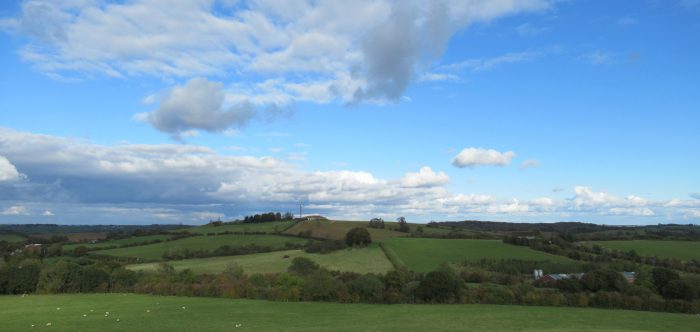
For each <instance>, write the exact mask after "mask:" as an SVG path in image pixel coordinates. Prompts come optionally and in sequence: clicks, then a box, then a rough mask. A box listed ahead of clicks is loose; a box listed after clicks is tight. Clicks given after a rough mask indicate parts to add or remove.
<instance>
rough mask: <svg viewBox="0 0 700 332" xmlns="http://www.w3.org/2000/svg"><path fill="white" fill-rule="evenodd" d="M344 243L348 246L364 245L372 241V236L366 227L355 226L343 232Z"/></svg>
mask: <svg viewBox="0 0 700 332" xmlns="http://www.w3.org/2000/svg"><path fill="white" fill-rule="evenodd" d="M345 243H346V244H347V245H349V246H355V245H358V246H366V245H368V244H370V243H372V237H371V236H370V235H369V231H368V230H367V229H366V228H364V227H355V228H353V229H351V230H349V231H348V232H347V234H345Z"/></svg>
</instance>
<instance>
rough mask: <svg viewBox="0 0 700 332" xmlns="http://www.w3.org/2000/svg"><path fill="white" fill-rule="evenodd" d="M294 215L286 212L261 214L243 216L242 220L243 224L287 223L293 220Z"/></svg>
mask: <svg viewBox="0 0 700 332" xmlns="http://www.w3.org/2000/svg"><path fill="white" fill-rule="evenodd" d="M293 219H294V215H293V214H291V213H289V212H287V213H285V214H282V213H280V212H268V213H262V214H254V215H252V216H245V217H244V218H243V222H244V223H261V222H273V221H288V220H293Z"/></svg>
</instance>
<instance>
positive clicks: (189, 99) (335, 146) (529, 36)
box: [0, 0, 700, 224]
mask: <svg viewBox="0 0 700 332" xmlns="http://www.w3.org/2000/svg"><path fill="white" fill-rule="evenodd" d="M699 36H700V2H698V1H693V0H678V1H615V2H600V1H584V0H571V1H553V0H552V1H549V0H528V1H509V0H493V1H486V0H485V1H436V2H431V3H430V4H425V3H422V2H411V1H400V2H394V1H389V0H386V1H357V2H352V3H343V2H339V1H328V2H324V1H320V2H307V1H301V0H300V1H296V2H290V1H286V2H278V1H262V0H261V1H250V2H246V1H210V0H201V1H182V2H179V1H162V0H143V1H118V2H110V1H100V0H95V1H91V0H64V1H17V2H12V1H6V2H3V3H2V4H0V47H2V52H0V66H1V68H2V71H0V222H2V223H12V222H18V223H21V222H52V223H154V222H157V223H166V222H167V223H170V222H182V223H192V224H195V223H202V222H206V221H208V220H209V219H213V218H218V217H222V218H224V219H229V218H237V217H240V216H242V215H245V214H248V213H255V212H261V211H268V210H281V211H287V210H294V206H295V202H296V201H298V200H303V201H305V202H307V203H306V204H307V211H308V212H309V213H320V214H324V215H327V216H331V217H336V218H343V219H368V218H371V217H374V216H381V217H384V218H385V219H393V218H395V217H397V216H401V215H403V216H406V217H407V218H408V219H409V220H412V221H419V222H425V221H429V220H448V219H449V220H460V219H480V220H505V221H531V222H534V221H544V222H553V221H570V220H575V221H587V222H596V223H610V224H655V223H668V222H677V223H698V221H700V175H699V174H700V173H699V172H698V171H697V170H698V169H700V153H699V152H700V150H699V149H698V142H700V130H698V126H699V125H700V98H698V93H697V91H698V87H699V86H700V79H699V78H698V77H700V65H699V64H698V62H697V59H698V58H700V37H699Z"/></svg>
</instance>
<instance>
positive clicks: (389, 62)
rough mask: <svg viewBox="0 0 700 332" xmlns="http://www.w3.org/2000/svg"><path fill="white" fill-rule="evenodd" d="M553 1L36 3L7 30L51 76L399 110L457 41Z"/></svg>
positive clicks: (260, 99)
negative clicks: (175, 84) (151, 80)
mask: <svg viewBox="0 0 700 332" xmlns="http://www.w3.org/2000/svg"><path fill="white" fill-rule="evenodd" d="M554 2H555V1H554V0H523V1H514V0H491V1H462V0H442V1H429V2H425V1H399V0H379V1H375V0H358V1H305V0H301V1H293V2H270V1H264V0H258V1H253V0H251V1H243V2H240V3H237V4H236V5H234V6H230V5H227V3H228V1H216V0H201V1H164V0H135V1H126V2H110V3H105V2H103V1H49V0H32V1H25V2H23V4H22V6H21V13H19V14H18V15H17V16H16V17H7V18H4V19H3V20H2V22H3V24H2V27H4V28H5V29H6V30H11V31H13V32H15V33H17V34H21V35H24V36H27V37H29V38H28V40H29V41H28V42H27V43H26V44H25V45H24V46H22V47H21V48H20V50H19V51H18V54H20V56H21V57H22V58H23V60H25V61H27V62H29V63H32V64H33V65H34V66H35V68H36V69H37V70H39V71H41V72H43V73H46V74H47V75H49V76H51V77H56V78H62V79H66V78H84V77H86V76H87V77H89V76H94V75H95V74H102V75H105V76H109V77H126V76H133V75H149V76H155V77H159V78H160V77H164V78H169V79H170V78H176V79H178V78H191V77H196V76H214V75H216V76H219V77H223V78H226V79H229V80H231V82H230V83H235V91H232V92H230V93H229V94H228V96H227V98H231V99H237V98H242V99H245V100H247V101H249V102H251V103H252V104H254V105H257V104H258V103H268V104H276V105H281V104H284V103H289V102H294V101H297V100H304V101H314V102H321V103H324V102H330V101H333V100H340V101H342V102H344V103H354V102H362V101H385V100H394V101H396V100H400V97H401V96H402V94H403V93H404V91H405V90H406V87H407V86H408V85H409V84H410V83H411V82H412V81H414V80H415V78H417V77H421V74H422V73H423V72H425V71H426V68H427V67H429V65H430V64H431V63H432V62H434V61H435V60H436V59H438V58H439V57H440V56H441V55H442V53H443V51H444V49H445V47H446V45H447V43H448V41H449V39H450V38H451V37H452V36H453V35H454V34H455V33H456V32H457V31H460V30H463V29H465V28H467V27H469V26H470V25H472V24H475V23H481V22H490V21H492V20H495V19H498V18H501V17H505V16H509V15H515V14H519V13H524V12H541V11H545V10H548V9H550V8H551V7H552V6H553V3H554ZM227 83H229V82H227ZM163 126H164V127H166V128H171V127H170V126H168V125H165V124H163ZM210 126H211V124H206V125H205V127H210ZM217 129H218V128H217ZM171 130H172V129H171Z"/></svg>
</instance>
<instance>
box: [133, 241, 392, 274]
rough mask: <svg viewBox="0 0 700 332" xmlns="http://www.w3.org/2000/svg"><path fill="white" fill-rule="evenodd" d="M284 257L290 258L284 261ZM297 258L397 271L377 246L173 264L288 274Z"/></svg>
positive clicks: (341, 267)
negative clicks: (238, 267)
mask: <svg viewBox="0 0 700 332" xmlns="http://www.w3.org/2000/svg"><path fill="white" fill-rule="evenodd" d="M284 256H288V257H287V258H284ZM294 257H306V258H309V259H311V260H313V261H314V262H316V263H318V264H319V265H321V266H322V267H324V268H326V269H328V270H332V271H351V272H357V273H385V272H387V271H389V270H391V269H392V268H393V266H392V265H391V262H389V260H388V259H387V258H386V256H385V255H384V253H383V252H382V250H381V248H379V247H378V246H377V245H373V246H369V247H367V248H362V249H347V250H339V251H335V252H332V253H329V254H323V255H322V254H307V253H305V252H304V251H302V250H285V251H275V252H268V253H260V254H251V255H241V256H226V257H210V258H199V259H185V260H181V261H171V262H168V264H170V265H172V266H173V267H174V268H175V269H176V270H183V269H191V270H192V271H194V272H199V273H217V272H221V271H223V270H225V269H226V268H227V267H229V266H231V265H233V264H236V265H238V266H240V267H242V268H243V271H244V272H245V273H246V274H253V273H275V272H283V271H286V270H287V268H288V267H289V265H290V264H291V262H292V259H294ZM127 268H129V269H132V270H145V271H153V270H156V269H157V268H158V263H146V264H134V265H129V266H128V267H127Z"/></svg>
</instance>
